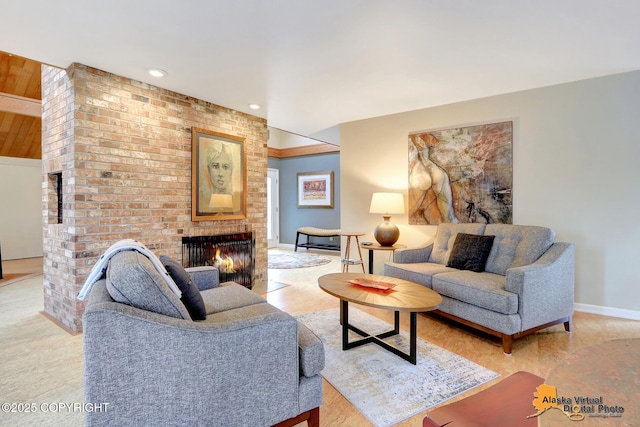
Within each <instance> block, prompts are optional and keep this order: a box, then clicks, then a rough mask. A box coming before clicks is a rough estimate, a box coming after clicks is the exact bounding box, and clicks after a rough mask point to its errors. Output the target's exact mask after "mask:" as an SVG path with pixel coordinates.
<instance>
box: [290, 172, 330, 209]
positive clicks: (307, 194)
mask: <svg viewBox="0 0 640 427" xmlns="http://www.w3.org/2000/svg"><path fill="white" fill-rule="evenodd" d="M298 207H299V208H333V171H322V172H301V173H298Z"/></svg>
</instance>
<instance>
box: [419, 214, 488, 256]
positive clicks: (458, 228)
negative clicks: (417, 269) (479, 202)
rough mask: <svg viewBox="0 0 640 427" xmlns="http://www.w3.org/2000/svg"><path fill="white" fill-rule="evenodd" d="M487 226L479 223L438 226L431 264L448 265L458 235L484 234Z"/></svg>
mask: <svg viewBox="0 0 640 427" xmlns="http://www.w3.org/2000/svg"><path fill="white" fill-rule="evenodd" d="M484 227H485V224H479V223H466V224H453V223H442V224H439V225H438V231H437V232H436V237H435V239H434V240H433V249H432V250H431V255H430V256H429V262H435V263H437V264H443V265H447V261H448V260H449V255H450V254H451V249H452V248H453V243H454V242H455V239H456V236H457V234H458V233H468V234H484Z"/></svg>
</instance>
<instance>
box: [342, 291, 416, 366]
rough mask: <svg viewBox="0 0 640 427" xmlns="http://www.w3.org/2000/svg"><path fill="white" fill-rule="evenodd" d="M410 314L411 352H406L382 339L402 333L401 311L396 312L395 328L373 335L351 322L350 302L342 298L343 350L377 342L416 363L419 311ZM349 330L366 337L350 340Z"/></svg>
mask: <svg viewBox="0 0 640 427" xmlns="http://www.w3.org/2000/svg"><path fill="white" fill-rule="evenodd" d="M410 316H411V317H410V327H409V353H404V352H403V351H400V350H399V349H397V348H395V347H393V346H391V345H389V344H387V343H386V342H384V341H382V340H383V339H385V338H388V337H391V336H394V335H398V334H399V333H400V312H399V311H396V312H395V313H394V328H393V330H391V331H388V332H384V333H382V334H378V335H375V336H373V335H371V334H368V333H367V332H364V331H363V330H361V329H359V328H357V327H355V326H353V325H350V324H349V302H348V301H345V300H340V324H341V325H342V350H343V351H344V350H350V349H352V348H355V347H359V346H361V345H364V344H369V343H373V344H377V345H378V346H380V347H382V348H384V349H386V350H388V351H390V352H391V353H393V354H395V355H396V356H399V357H401V358H403V359H404V360H406V361H408V362H410V363H413V364H414V365H415V364H416V362H417V353H418V352H417V331H416V330H417V326H418V321H417V313H416V312H411V313H410ZM349 330H352V331H353V332H355V333H357V334H358V335H360V336H362V337H364V338H363V339H361V340H357V341H353V342H349Z"/></svg>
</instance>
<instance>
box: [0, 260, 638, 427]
mask: <svg viewBox="0 0 640 427" xmlns="http://www.w3.org/2000/svg"><path fill="white" fill-rule="evenodd" d="M323 255H325V256H328V257H330V258H331V259H332V262H331V263H330V264H326V265H323V266H320V267H314V268H302V269H290V270H269V288H270V289H273V290H271V291H269V292H266V290H267V289H264V288H263V289H254V290H255V291H257V292H258V293H261V294H263V295H265V296H266V298H267V299H268V301H269V302H270V303H271V304H273V305H275V306H277V307H279V308H280V309H282V310H284V311H286V312H288V313H290V314H292V315H299V314H304V313H308V312H312V311H318V310H323V309H328V308H334V307H338V300H337V299H336V298H334V297H332V296H330V295H328V294H326V293H324V292H323V291H321V290H320V289H319V288H318V286H317V277H318V276H320V275H322V274H327V273H333V272H339V271H340V259H339V256H336V255H332V254H323ZM41 263H42V260H41V259H36V260H23V261H8V262H7V261H5V262H3V268H4V271H5V272H15V271H20V270H21V269H31V270H32V269H34V268H35V269H36V270H37V269H41V265H42V264H41ZM351 268H352V269H353V270H352V271H356V270H355V269H354V268H353V267H351ZM31 270H30V271H31ZM358 308H360V309H362V310H364V311H367V312H369V313H371V314H373V315H375V316H378V317H380V318H382V319H384V320H387V321H389V322H391V321H392V318H391V313H388V312H386V311H382V310H376V309H371V308H368V307H360V306H359V307H358ZM42 309H43V290H42V276H41V275H40V276H37V277H33V278H29V279H26V280H22V281H19V282H15V283H12V284H10V285H7V286H1V284H0V344H1V345H0V372H1V376H0V397H1V400H2V402H38V403H42V402H45V403H52V402H64V403H74V402H82V401H83V384H82V382H83V355H82V335H81V334H78V335H75V336H74V335H70V334H68V333H67V332H65V331H64V330H62V329H61V328H59V327H58V326H57V325H56V324H54V323H53V322H51V321H50V320H48V319H47V318H46V317H44V316H43V315H42V314H41V311H42ZM402 327H403V328H404V329H408V326H407V318H406V316H402ZM418 335H419V336H420V337H422V338H424V339H427V340H428V341H430V342H432V343H434V344H436V345H438V346H440V347H443V348H445V349H447V350H449V351H452V352H455V353H457V354H459V355H461V356H463V357H466V358H467V359H470V360H472V361H474V362H476V363H478V364H480V365H482V366H485V367H487V368H489V369H491V370H493V371H495V372H497V373H499V374H501V375H502V376H507V375H510V374H511V373H514V372H517V371H520V370H524V371H529V372H532V373H534V374H536V375H539V376H541V377H545V378H546V376H547V375H548V374H549V372H550V371H551V370H552V369H553V368H554V367H555V366H556V365H557V364H558V363H559V362H560V361H561V360H562V359H563V358H565V357H566V356H567V355H570V354H571V353H572V352H575V351H576V350H577V349H580V348H583V347H586V346H590V345H593V344H599V343H602V342H604V341H607V340H612V339H620V338H640V322H637V321H632V320H625V319H618V318H613V317H604V316H598V315H592V314H585V313H575V316H574V331H573V332H572V333H566V332H564V329H563V327H562V325H558V326H554V327H551V328H549V329H547V330H544V331H541V332H539V333H537V334H534V335H532V336H529V337H526V338H523V339H520V340H516V341H515V343H514V348H513V355H511V356H507V355H505V354H503V352H502V345H501V343H500V342H499V341H498V340H497V339H495V338H493V337H488V336H485V335H481V334H478V333H476V332H472V331H469V330H467V329H464V328H462V327H459V326H457V325H454V324H452V323H449V322H447V321H444V320H442V319H439V318H435V317H430V316H425V315H419V316H418ZM398 363H406V362H404V361H401V360H400V359H398ZM603 363H606V361H603ZM496 381H498V380H496ZM491 384H493V382H492V383H488V384H486V385H485V386H483V387H479V388H476V389H474V390H472V391H470V392H469V393H468V394H472V393H476V392H478V391H479V390H481V389H482V388H484V387H487V386H489V385H491ZM465 396H466V395H465V394H463V395H461V396H459V397H458V398H457V399H460V398H463V397H465ZM629 399H630V400H629V404H631V402H634V401H633V400H631V399H635V397H631V396H630V397H629ZM2 402H0V403H2ZM634 404H635V403H634ZM425 414H426V412H425V413H422V414H418V415H416V416H414V417H411V418H409V419H407V420H405V421H403V422H402V423H400V424H398V426H402V427H409V426H411V427H416V426H420V425H422V424H421V423H422V418H423V417H424V415H425ZM320 424H321V425H322V426H327V427H328V426H332V427H334V426H335V427H338V426H370V425H371V424H370V423H369V422H368V421H367V420H366V418H364V416H362V415H361V414H360V413H359V412H358V411H357V410H356V409H355V408H354V407H353V406H352V405H351V404H350V403H349V402H348V401H347V400H346V399H344V398H343V397H342V395H341V394H339V393H338V392H337V391H336V390H335V389H334V388H333V387H332V386H331V385H330V384H328V383H327V382H325V383H324V402H323V405H322V407H321V411H320ZM0 425H11V426H18V425H24V426H27V425H50V426H58V425H59V426H81V425H83V414H81V413H73V412H71V413H69V412H67V411H60V412H58V413H53V414H52V413H47V414H44V413H36V414H6V413H0ZM301 425H303V424H301ZM621 425H622V424H621Z"/></svg>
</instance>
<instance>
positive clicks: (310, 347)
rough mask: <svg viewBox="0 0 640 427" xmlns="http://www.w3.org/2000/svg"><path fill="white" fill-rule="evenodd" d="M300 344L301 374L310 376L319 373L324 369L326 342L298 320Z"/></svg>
mask: <svg viewBox="0 0 640 427" xmlns="http://www.w3.org/2000/svg"><path fill="white" fill-rule="evenodd" d="M298 346H299V347H300V350H299V351H300V374H301V375H304V376H305V377H308V378H310V377H312V376H314V375H316V374H319V373H320V371H322V370H323V369H324V344H322V340H321V339H320V338H318V337H317V335H316V334H314V333H313V332H312V331H311V329H309V328H307V327H306V326H305V325H304V324H303V323H301V322H298Z"/></svg>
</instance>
